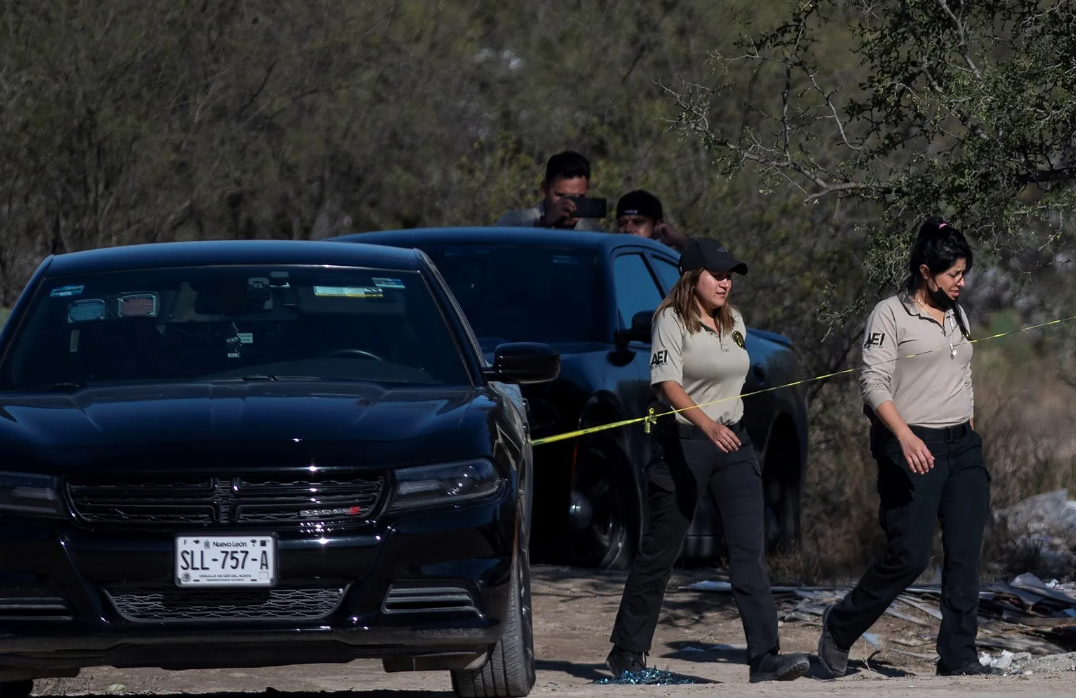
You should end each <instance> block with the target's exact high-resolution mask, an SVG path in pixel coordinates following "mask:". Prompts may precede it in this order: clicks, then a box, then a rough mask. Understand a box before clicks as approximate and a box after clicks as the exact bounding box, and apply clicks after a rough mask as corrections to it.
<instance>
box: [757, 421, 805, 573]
mask: <svg viewBox="0 0 1076 698" xmlns="http://www.w3.org/2000/svg"><path fill="white" fill-rule="evenodd" d="M788 443H789V439H788V437H785V438H775V437H771V438H770V443H769V445H768V447H767V449H766V454H767V455H766V464H765V467H764V468H763V493H764V496H765V506H766V523H765V525H766V542H767V548H768V550H769V552H774V553H787V552H791V551H792V550H794V549H795V548H796V547H797V546H798V545H799V543H800V515H801V511H802V505H801V496H800V495H801V491H800V490H801V488H800V479H799V469H798V467H790V466H798V464H799V458H798V456H797V452H796V450H795V449H794V448H792V447H790V446H789V445H788Z"/></svg>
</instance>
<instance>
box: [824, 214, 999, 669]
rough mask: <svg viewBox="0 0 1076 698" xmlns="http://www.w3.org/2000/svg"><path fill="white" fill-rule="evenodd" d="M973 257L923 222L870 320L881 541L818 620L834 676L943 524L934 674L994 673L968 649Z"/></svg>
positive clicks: (980, 483) (978, 440)
mask: <svg viewBox="0 0 1076 698" xmlns="http://www.w3.org/2000/svg"><path fill="white" fill-rule="evenodd" d="M972 258H973V257H972V251H971V248H970V247H969V246H968V242H967V240H965V239H964V235H963V234H962V233H961V232H960V231H959V230H957V229H955V228H953V227H952V226H950V225H949V224H947V223H946V222H945V221H943V220H942V219H940V218H931V219H929V220H927V221H926V222H925V223H923V225H922V226H921V227H920V229H919V234H918V236H917V237H916V240H915V244H914V245H913V246H912V251H911V255H910V257H909V260H908V278H907V280H906V281H905V282H904V285H903V287H902V288H901V289H900V291H899V292H898V293H897V294H895V295H893V296H891V297H889V298H886V299H885V300H883V301H881V302H880V303H878V305H876V306H875V307H874V311H873V312H872V313H871V315H870V317H869V318H868V319H867V328H866V332H865V334H864V340H863V369H862V372H861V377H860V387H861V390H862V393H863V401H864V403H865V405H864V412H866V414H867V416H868V417H869V418H870V420H871V430H870V449H871V455H872V456H873V457H874V460H875V462H876V463H877V464H878V494H879V496H880V498H881V504H880V507H879V523H880V524H881V526H882V529H883V530H884V531H885V534H886V539H887V541H888V544H887V547H886V549H885V552H884V553H883V554H882V556H881V557H880V558H879V559H878V560H877V561H876V562H875V563H874V564H873V565H872V566H871V568H870V569H869V570H867V573H866V574H865V575H863V578H862V579H860V581H859V584H857V585H856V587H855V588H854V589H853V590H852V591H851V592H850V593H849V594H848V595H847V596H845V597H844V599H843V600H842V601H841V602H840V603H838V604H836V605H834V606H830V607H829V608H827V609H826V611H825V613H824V614H823V616H822V635H821V637H820V638H819V641H818V658H819V660H820V661H821V664H822V666H823V667H824V668H825V669H826V670H827V671H828V672H829V673H830V674H831V675H833V676H834V677H838V676H843V675H844V673H845V671H846V670H847V667H848V650H849V648H850V647H851V646H852V644H853V643H854V642H855V641H856V640H857V639H859V637H860V635H862V634H863V633H864V632H866V631H867V630H868V629H869V628H870V627H871V625H873V624H874V622H875V621H876V620H878V618H879V617H881V615H882V613H884V612H885V610H886V609H887V608H889V605H890V604H891V603H893V601H895V600H896V598H897V596H899V595H900V594H901V593H902V592H903V591H904V590H905V589H906V588H907V587H908V585H910V584H911V583H912V582H914V581H915V580H916V578H917V577H919V575H921V574H922V573H923V571H924V570H926V567H927V565H928V563H929V562H930V552H931V542H932V541H933V538H934V529H935V526H936V525H937V524H938V522H939V521H940V523H941V530H942V542H943V546H944V560H943V563H942V593H941V612H942V622H941V630H940V631H939V633H938V640H937V650H938V656H939V661H938V665H937V673H938V674H939V675H943V676H954V675H965V674H986V673H992V670H991V669H990V668H989V667H984V666H982V665H981V664H980V663H979V659H978V654H977V652H976V650H975V636H976V634H977V632H978V610H979V560H980V556H981V551H982V541H983V530H984V528H985V526H986V519H987V515H988V510H989V505H990V476H989V474H988V472H987V469H986V463H985V462H984V460H983V452H982V444H983V440H982V437H980V436H979V434H978V433H977V432H976V431H975V427H974V411H975V399H974V394H973V392H972V382H971V356H972V345H971V343H970V339H971V336H970V333H969V332H968V319H967V316H966V315H965V314H964V311H963V309H962V308H961V307H960V303H959V299H960V294H961V291H962V290H963V289H964V286H965V276H966V274H967V273H968V271H970V270H971V266H972ZM911 354H915V355H916V356H915V357H914V358H909V359H901V358H900V357H907V356H909V355H911Z"/></svg>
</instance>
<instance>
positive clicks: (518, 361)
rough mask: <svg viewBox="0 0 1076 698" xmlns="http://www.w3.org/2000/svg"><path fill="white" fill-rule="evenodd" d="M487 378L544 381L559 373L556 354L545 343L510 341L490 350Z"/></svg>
mask: <svg viewBox="0 0 1076 698" xmlns="http://www.w3.org/2000/svg"><path fill="white" fill-rule="evenodd" d="M485 375H486V378H487V379H488V380H491V381H500V382H501V383H519V384H526V383H545V382H547V381H551V380H556V378H557V377H558V376H559V375H560V353H559V352H558V351H557V350H556V349H554V348H553V347H551V346H549V345H548V344H540V343H538V342H511V343H509V344H501V345H498V347H497V348H496V349H494V350H493V365H492V366H490V367H489V368H487V369H486V370H485Z"/></svg>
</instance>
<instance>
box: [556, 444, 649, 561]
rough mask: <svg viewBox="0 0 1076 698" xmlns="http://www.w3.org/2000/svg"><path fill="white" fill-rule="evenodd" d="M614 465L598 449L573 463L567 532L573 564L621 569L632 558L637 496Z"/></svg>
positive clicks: (583, 454) (633, 554)
mask: <svg viewBox="0 0 1076 698" xmlns="http://www.w3.org/2000/svg"><path fill="white" fill-rule="evenodd" d="M614 465H615V464H614V463H612V462H611V461H610V460H609V459H608V458H607V457H606V456H605V453H604V452H603V451H602V450H598V449H589V450H587V451H585V452H583V453H581V454H580V456H579V460H578V461H577V463H576V468H575V473H576V477H575V486H574V487H573V488H572V495H571V509H570V513H569V520H568V531H567V547H568V551H569V555H570V557H571V563H572V564H573V565H576V566H579V567H591V568H597V569H602V570H623V569H627V568H628V567H630V566H631V562H632V560H633V559H634V557H635V545H636V541H635V538H636V536H635V530H636V525H637V524H636V522H637V521H638V518H637V516H638V513H637V511H636V510H637V509H638V507H637V506H636V505H635V501H636V497H635V495H634V492H632V488H633V484H632V483H631V482H630V481H628V479H627V478H626V477H625V476H624V473H623V472H622V471H621V470H620V469H618V468H615V467H614Z"/></svg>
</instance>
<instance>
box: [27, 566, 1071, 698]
mask: <svg viewBox="0 0 1076 698" xmlns="http://www.w3.org/2000/svg"><path fill="white" fill-rule="evenodd" d="M533 576H534V584H533V602H534V625H535V628H534V634H535V654H536V657H537V664H538V680H537V683H536V684H535V687H534V690H533V691H532V692H531V695H536V696H553V695H555V696H564V697H568V696H587V697H591V698H597V697H599V696H610V697H612V696H617V697H619V696H694V695H712V694H714V693H715V692H716V693H720V694H725V695H735V696H778V695H784V696H802V697H804V698H815V697H819V698H820V697H822V696H827V697H829V696H857V697H858V696H863V697H865V698H868V697H869V698H902V697H905V696H907V697H909V698H910V697H912V696H916V697H917V698H919V697H922V696H938V697H945V698H949V697H955V696H975V697H976V698H995V697H997V698H1000V697H1001V696H1023V695H1026V696H1037V697H1041V698H1054V697H1056V696H1076V672H1072V671H1065V672H1057V673H1033V674H1032V675H1030V676H1023V675H1022V676H1012V677H982V678H979V677H977V678H960V679H949V678H938V677H936V676H934V669H933V665H932V664H930V663H929V662H928V661H925V660H923V659H919V658H916V657H912V656H910V655H908V654H901V653H900V651H894V650H902V651H904V652H908V651H911V652H914V653H921V654H922V653H927V654H932V653H933V649H932V647H931V646H929V645H927V646H924V647H915V648H909V647H907V646H901V645H897V644H894V643H892V642H891V640H892V639H894V638H903V639H906V640H911V639H914V638H915V637H916V636H919V635H922V634H923V632H924V628H922V627H917V626H914V625H912V624H910V623H906V622H904V621H901V620H898V619H894V618H889V617H883V619H882V620H881V621H880V622H879V623H878V624H877V625H875V627H874V628H872V632H874V633H876V634H877V635H878V636H879V637H880V638H882V649H881V651H876V650H875V649H874V648H873V647H871V646H869V645H867V644H866V643H865V642H864V641H862V640H861V641H860V643H858V644H857V646H856V647H854V648H853V650H852V659H853V664H854V666H853V673H851V674H850V675H849V676H846V677H844V678H842V679H840V680H837V681H826V680H822V679H818V678H813V677H812V676H808V677H805V678H803V679H799V680H797V681H794V682H791V683H769V684H749V683H748V681H747V666H746V663H745V661H746V660H745V657H744V652H743V643H744V636H743V630H742V627H741V625H740V620H739V617H738V616H737V615H736V611H735V607H734V606H733V604H732V601H731V597H729V596H728V595H724V594H713V593H699V592H693V591H681V590H679V589H678V587H679V586H681V585H683V584H685V583H689V582H690V581H696V580H699V579H706V578H709V575H707V574H706V572H705V571H703V572H691V573H681V574H677V575H676V576H675V577H674V579H673V580H672V583H671V584H670V593H669V594H667V596H666V599H665V612H664V613H663V616H662V618H661V621H660V624H659V625H658V631H657V636H656V638H655V641H654V647H653V651H652V654H651V656H650V666H652V667H656V668H659V669H668V670H669V671H672V672H675V673H677V674H680V675H683V676H688V677H692V678H693V679H695V681H696V684H694V685H669V686H610V685H600V684H595V683H594V681H595V680H599V679H602V678H606V677H607V676H608V672H607V670H606V669H605V667H604V661H605V655H606V654H607V653H608V651H609V642H608V637H609V630H610V627H611V625H612V622H613V618H614V616H615V615H616V609H617V605H618V603H619V601H620V592H621V589H622V588H623V582H624V575H623V574H603V575H592V574H583V573H581V572H580V571H579V570H568V569H561V568H550V567H543V568H536V569H535V570H534V573H533ZM924 618H926V616H924ZM927 630H928V631H929V629H927ZM817 639H818V626H817V625H812V624H810V623H808V622H800V621H794V622H788V623H783V624H782V626H781V642H782V649H783V650H785V651H799V652H809V653H813V651H814V648H815V645H816V642H817ZM887 640H888V641H887ZM715 646H717V647H716V648H715ZM872 654H873V656H872ZM868 658H869V660H870V661H869V663H867V664H864V663H863V662H862V660H864V659H868ZM855 660H860V661H858V662H856V661H855ZM816 672H817V667H816V666H813V667H812V675H813V674H815V673H816ZM35 693H36V694H37V695H93V696H116V695H124V694H126V695H133V694H154V695H164V696H179V695H183V694H194V693H197V694H215V695H216V696H217V697H218V698H227V697H228V696H230V695H234V694H241V693H261V694H269V695H272V694H276V695H277V697H278V698H285V697H282V696H280V694H282V693H284V694H290V695H288V696H287V697H286V698H304V694H319V696H321V697H322V698H336V697H337V696H340V697H341V698H343V696H345V695H347V696H348V698H441V697H444V696H451V695H452V693H451V686H450V684H449V678H448V674H447V672H433V673H425V672H423V673H401V674H386V673H384V672H383V671H382V669H381V663H380V662H377V661H358V662H353V663H351V664H346V665H310V666H298V667H281V668H272V669H260V670H249V669H243V670H211V671H185V672H162V671H157V670H151V669H140V670H117V669H110V668H101V669H93V670H88V671H85V672H83V673H82V675H80V676H79V677H78V678H75V679H56V680H50V681H39V682H38V684H37V687H36V691H35ZM236 698H246V697H245V696H244V697H240V696H236ZM311 698H312V697H311Z"/></svg>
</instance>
